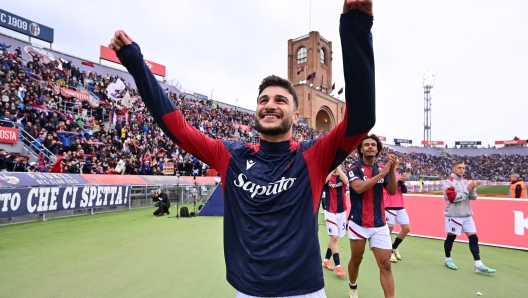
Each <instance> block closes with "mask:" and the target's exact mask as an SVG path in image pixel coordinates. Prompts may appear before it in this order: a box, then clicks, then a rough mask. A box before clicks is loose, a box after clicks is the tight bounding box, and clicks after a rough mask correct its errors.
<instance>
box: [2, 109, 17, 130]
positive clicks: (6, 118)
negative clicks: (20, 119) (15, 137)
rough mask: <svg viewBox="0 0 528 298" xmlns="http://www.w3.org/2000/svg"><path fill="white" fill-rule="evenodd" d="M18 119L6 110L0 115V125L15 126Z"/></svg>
mask: <svg viewBox="0 0 528 298" xmlns="http://www.w3.org/2000/svg"><path fill="white" fill-rule="evenodd" d="M15 121H16V120H15V119H13V117H12V116H11V113H10V112H9V111H5V112H4V115H3V116H1V117H0V126H4V127H13V122H15Z"/></svg>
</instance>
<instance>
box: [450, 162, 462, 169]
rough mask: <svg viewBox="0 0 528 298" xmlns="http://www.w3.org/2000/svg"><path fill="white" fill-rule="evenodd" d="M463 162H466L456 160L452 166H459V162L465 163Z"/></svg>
mask: <svg viewBox="0 0 528 298" xmlns="http://www.w3.org/2000/svg"><path fill="white" fill-rule="evenodd" d="M463 163H464V162H463V161H461V160H458V161H455V162H454V163H453V165H452V166H451V167H452V168H454V167H455V166H458V165H459V164H463Z"/></svg>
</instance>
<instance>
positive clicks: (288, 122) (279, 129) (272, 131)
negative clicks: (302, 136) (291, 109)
mask: <svg viewBox="0 0 528 298" xmlns="http://www.w3.org/2000/svg"><path fill="white" fill-rule="evenodd" d="M291 127H292V119H284V120H282V122H281V123H280V124H279V125H277V126H274V127H264V126H262V124H261V123H260V120H259V119H258V117H257V118H256V119H255V130H256V131H258V132H259V133H261V134H263V135H267V136H270V137H274V136H278V135H281V134H285V133H287V132H288V131H290V128H291Z"/></svg>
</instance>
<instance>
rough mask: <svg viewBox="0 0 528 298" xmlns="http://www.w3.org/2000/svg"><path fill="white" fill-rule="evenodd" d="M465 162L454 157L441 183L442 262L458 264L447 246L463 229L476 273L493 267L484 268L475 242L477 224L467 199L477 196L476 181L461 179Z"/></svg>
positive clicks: (453, 267) (450, 266)
mask: <svg viewBox="0 0 528 298" xmlns="http://www.w3.org/2000/svg"><path fill="white" fill-rule="evenodd" d="M465 171H466V165H465V164H464V162H463V161H457V162H455V163H454V164H453V167H452V173H451V176H450V177H449V178H448V179H447V180H446V181H445V183H444V186H443V189H442V190H443V192H444V199H445V201H446V208H445V211H444V215H445V217H446V218H445V229H446V232H447V238H446V240H445V242H444V250H445V256H446V259H445V265H446V266H447V267H448V268H450V269H453V270H457V269H458V267H457V266H456V265H455V263H454V262H453V260H452V259H451V248H452V247H453V242H454V241H455V239H456V237H457V235H460V233H462V232H464V233H466V235H467V236H468V239H469V250H470V251H471V254H473V259H474V260H475V271H476V272H477V273H479V272H484V273H495V272H496V270H495V269H491V268H488V267H487V266H486V265H484V264H483V263H482V261H481V260H480V250H479V245H478V237H477V228H476V227H475V222H474V221H473V218H472V217H471V216H472V215H473V211H471V204H470V200H476V199H477V185H478V183H477V182H471V183H470V182H469V181H467V180H466V179H464V172H465Z"/></svg>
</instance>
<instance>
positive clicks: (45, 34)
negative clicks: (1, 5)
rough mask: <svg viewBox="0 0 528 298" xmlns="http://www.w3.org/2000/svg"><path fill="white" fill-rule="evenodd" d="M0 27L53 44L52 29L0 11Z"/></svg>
mask: <svg viewBox="0 0 528 298" xmlns="http://www.w3.org/2000/svg"><path fill="white" fill-rule="evenodd" d="M0 26H2V27H6V28H8V29H11V30H14V31H17V32H20V33H22V34H25V35H28V36H32V37H34V38H38V39H41V40H44V41H47V42H50V43H52V42H53V29H52V28H50V27H47V26H44V25H42V24H39V23H37V22H33V21H31V20H28V19H26V18H23V17H20V16H17V15H16V14H13V13H10V12H8V11H5V10H3V9H0Z"/></svg>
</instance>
